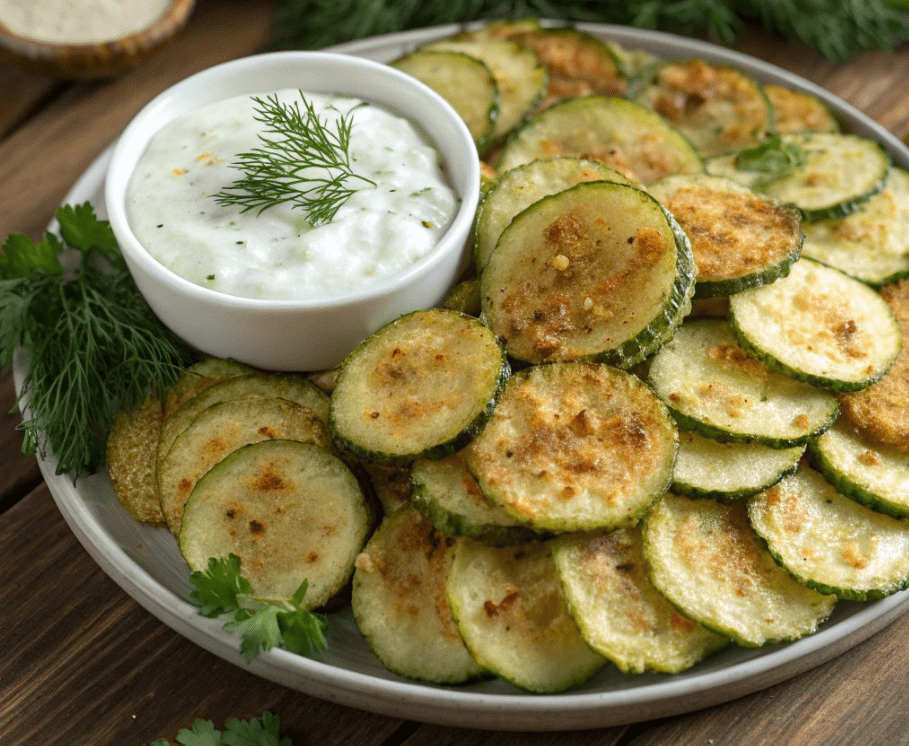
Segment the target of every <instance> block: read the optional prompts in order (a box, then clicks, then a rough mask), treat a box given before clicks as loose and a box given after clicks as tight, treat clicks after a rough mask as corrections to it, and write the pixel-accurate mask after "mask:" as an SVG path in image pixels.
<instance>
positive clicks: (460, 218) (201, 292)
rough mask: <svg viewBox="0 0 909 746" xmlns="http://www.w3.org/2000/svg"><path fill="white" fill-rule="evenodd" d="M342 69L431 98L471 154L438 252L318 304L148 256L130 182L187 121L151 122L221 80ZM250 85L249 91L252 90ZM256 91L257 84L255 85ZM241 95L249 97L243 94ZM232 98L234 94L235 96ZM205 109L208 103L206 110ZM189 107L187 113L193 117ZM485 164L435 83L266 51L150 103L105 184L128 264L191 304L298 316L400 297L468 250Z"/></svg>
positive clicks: (366, 63)
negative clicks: (131, 211) (242, 291)
mask: <svg viewBox="0 0 909 746" xmlns="http://www.w3.org/2000/svg"><path fill="white" fill-rule="evenodd" d="M309 64H321V65H342V66H345V67H347V68H355V69H367V70H370V71H372V72H374V73H376V74H379V75H384V76H386V77H387V78H389V79H391V80H392V81H396V82H397V83H398V84H400V85H402V86H405V87H408V88H410V89H411V90H412V91H414V92H415V93H416V94H417V95H418V96H420V97H421V98H423V99H424V100H425V101H426V102H427V103H428V104H430V105H432V106H433V107H435V108H436V109H437V110H439V111H441V112H442V113H443V114H444V120H443V122H444V127H445V129H446V130H450V133H451V134H454V135H455V138H456V142H455V144H454V145H452V147H451V148H448V149H447V150H448V151H449V152H450V153H454V152H455V151H456V150H462V149H463V151H464V155H465V156H467V155H469V156H470V157H469V158H466V159H465V162H464V167H465V168H466V177H465V179H464V181H465V184H464V188H463V189H461V188H459V187H458V185H457V184H455V183H453V182H451V180H450V182H451V186H452V188H453V189H454V191H455V194H456V196H457V199H458V207H457V211H456V212H455V214H454V216H453V217H452V219H451V222H450V223H449V225H448V228H447V229H446V230H445V232H444V233H443V234H442V235H441V236H440V237H439V239H438V241H437V242H436V244H435V246H434V247H433V248H432V249H431V250H430V251H429V252H428V253H427V254H425V255H424V256H423V257H421V258H420V259H418V260H417V261H416V262H414V263H412V264H411V265H409V266H407V267H405V268H403V269H400V270H398V271H397V272H395V273H393V274H391V275H389V276H387V277H385V278H382V279H381V280H378V281H376V282H374V283H371V284H370V285H368V286H366V287H365V288H362V289H360V290H356V291H354V292H348V293H344V294H342V295H336V296H329V297H326V298H318V299H311V300H308V299H270V298H252V297H246V296H240V295H231V294H228V293H224V292H222V291H219V290H213V289H211V288H206V287H203V286H201V285H197V284H195V283H194V282H192V281H191V280H187V279H186V278H184V277H182V276H180V275H178V274H177V273H176V272H174V271H173V270H171V269H169V268H168V267H166V266H165V265H164V264H162V263H161V262H159V261H158V260H157V259H155V258H154V257H153V256H152V255H151V254H150V253H149V252H148V250H147V249H146V248H145V247H144V246H143V245H142V243H141V242H140V241H139V239H138V238H137V237H136V235H135V233H134V232H133V230H132V228H131V226H130V223H129V219H128V217H127V214H126V206H125V204H126V199H125V197H126V190H127V188H128V186H129V182H130V179H131V178H132V174H133V173H134V170H135V166H136V164H137V163H138V160H139V158H140V157H141V155H142V153H144V151H145V149H146V147H147V146H148V143H149V142H150V141H151V139H152V138H153V137H154V135H155V134H157V133H158V132H160V131H161V129H162V128H163V127H164V126H166V125H167V124H168V123H169V122H171V121H173V120H174V119H175V118H178V117H179V116H182V114H181V113H177V114H176V115H175V116H170V117H164V118H161V121H159V122H156V124H155V126H154V127H149V126H148V124H147V122H149V121H150V120H154V119H155V118H156V117H159V116H160V113H161V112H162V111H164V110H167V109H169V108H171V106H172V100H173V99H175V98H178V97H180V96H181V95H185V94H186V93H187V92H189V91H192V90H194V89H196V88H198V87H200V86H205V85H206V84H207V83H210V82H213V81H215V80H222V79H227V80H237V81H241V82H243V81H245V80H248V79H249V74H250V73H252V72H254V71H255V70H256V69H260V68H261V67H262V66H263V65H265V66H268V67H269V68H271V67H272V66H274V67H276V68H277V67H280V66H286V65H309ZM249 87H250V86H248V85H247V86H244V88H249ZM252 88H255V86H252ZM268 92H269V91H266V90H258V89H256V90H251V91H249V94H250V95H257V94H264V93H268ZM339 94H340V95H344V96H350V97H359V98H362V99H364V100H367V101H369V100H370V97H369V94H368V93H362V92H354V91H350V92H348V91H344V90H342V91H339ZM233 95H244V93H243V92H239V93H237V94H233ZM228 97H229V96H228ZM212 100H221V99H212ZM199 105H200V106H201V105H204V103H201V104H199ZM379 105H380V106H384V107H385V108H386V109H389V110H391V109H393V106H392V105H390V104H381V103H380V104H379ZM191 110H192V109H191V108H188V109H186V110H185V112H183V113H188V112H189V111H191ZM394 113H396V114H398V115H399V116H403V117H405V118H408V119H412V117H411V116H410V115H408V114H406V113H402V112H401V111H399V110H395V111H394ZM417 126H418V128H419V129H420V130H421V131H424V134H425V136H426V137H427V139H428V140H429V141H430V143H431V144H432V145H433V147H434V148H435V149H436V151H437V152H438V153H439V156H440V157H441V158H442V161H443V164H444V165H443V168H444V169H445V170H446V171H450V165H449V164H450V161H451V160H452V159H451V157H449V156H448V155H446V152H445V150H443V147H442V145H441V144H440V142H439V141H438V140H437V139H436V138H435V137H434V136H433V135H432V133H430V132H428V131H425V130H426V128H425V127H423V126H422V125H419V124H418V125H417ZM480 180H481V179H480V161H479V155H478V154H477V151H476V146H475V144H474V141H473V137H472V136H471V134H470V132H469V130H468V128H467V125H466V124H465V123H464V121H463V119H462V118H461V117H460V116H459V115H458V113H457V112H456V111H455V109H454V108H453V107H452V106H451V104H449V103H448V101H446V100H445V99H444V98H443V97H442V96H441V95H440V94H438V93H436V91H434V90H433V89H432V88H430V87H429V86H428V85H426V84H424V83H422V82H421V81H419V80H417V79H416V78H413V77H411V76H409V75H407V74H406V73H403V72H401V71H400V70H396V69H395V68H393V67H391V66H390V65H387V64H384V63H381V62H375V61H372V60H368V59H365V58H362V57H356V56H354V55H348V54H343V53H339V52H323V51H308V50H291V51H278V52H263V53H259V54H254V55H250V56H247V57H241V58H238V59H235V60H229V61H227V62H223V63H220V64H217V65H214V66H212V67H208V68H206V69H204V70H201V71H199V72H196V73H193V74H192V75H190V76H188V77H186V78H184V79H183V80H181V81H179V82H177V83H175V84H174V85H172V86H169V87H168V88H166V89H165V90H164V91H162V92H161V93H159V94H158V95H156V96H155V97H154V98H153V99H151V101H149V102H148V103H147V104H146V105H145V106H143V107H142V109H140V110H139V112H138V113H137V114H136V115H135V116H134V117H133V118H132V120H131V121H130V122H129V124H128V125H127V127H126V129H124V131H123V133H122V134H121V135H120V137H119V138H118V140H117V142H116V144H115V146H114V151H113V154H112V157H111V161H110V165H109V167H108V170H107V173H106V179H105V186H104V191H105V202H106V204H107V211H108V219H109V221H110V224H111V227H112V228H113V230H114V232H115V235H116V237H117V240H118V242H119V244H120V250H121V252H122V253H123V255H124V257H125V258H126V259H127V263H128V264H130V263H131V262H135V263H136V265H137V267H138V269H140V270H141V271H142V272H143V273H145V274H146V275H151V276H153V277H155V278H156V280H157V281H159V282H161V283H163V284H164V285H165V286H166V287H167V288H168V289H169V290H171V291H172V292H177V293H179V294H180V295H182V296H184V297H186V298H187V299H190V300H194V301H198V302H201V303H203V304H206V305H208V306H213V307H218V308H224V309H228V308H230V309H239V310H244V311H250V310H271V311H274V310H277V311H295V310H323V311H324V310H330V309H333V308H342V307H347V306H351V305H355V304H358V303H363V302H369V301H371V300H376V299H379V298H382V297H386V296H388V295H389V294H392V293H395V292H396V291H399V290H401V289H402V288H406V287H408V286H409V284H410V282H411V281H412V280H417V279H418V278H420V277H422V276H423V275H424V274H426V273H427V272H430V271H431V270H432V269H433V267H434V266H435V265H437V264H439V263H440V262H442V261H444V260H445V259H446V258H447V257H448V256H449V253H450V252H457V251H462V250H464V247H465V245H466V242H467V241H468V236H469V233H470V229H471V227H472V225H473V220H474V214H475V212H476V208H477V205H478V203H479V196H480Z"/></svg>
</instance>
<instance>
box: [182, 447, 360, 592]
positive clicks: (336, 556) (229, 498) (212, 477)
mask: <svg viewBox="0 0 909 746" xmlns="http://www.w3.org/2000/svg"><path fill="white" fill-rule="evenodd" d="M371 529H372V515H371V514H370V511H369V509H368V508H367V505H366V502H365V500H364V498H363V493H362V491H361V489H360V484H359V482H358V481H357V479H356V477H354V475H353V473H352V472H351V471H350V469H348V468H347V466H346V465H345V464H344V462H343V461H341V460H340V459H339V458H338V457H337V456H334V455H332V454H331V453H328V452H327V451H325V450H324V449H323V448H320V447H318V446H316V445H313V444H311V443H300V442H297V441H290V440H267V441H260V442H258V443H253V444H250V445H248V446H245V447H243V448H240V449H238V450H236V451H234V452H233V453H231V454H230V455H228V456H227V457H226V458H224V459H223V460H222V461H220V462H219V463H218V464H216V465H215V466H214V467H213V468H212V469H211V470H210V471H209V472H207V473H206V474H205V475H204V476H203V477H202V478H201V479H200V480H199V481H198V482H197V483H196V486H195V488H194V489H193V491H192V494H191V495H190V498H189V500H188V502H187V503H186V511H185V512H184V514H183V525H182V528H181V530H180V552H181V553H182V554H183V557H184V558H185V559H186V563H187V564H188V565H189V567H190V569H191V570H204V569H205V568H206V567H207V565H208V560H209V558H211V557H227V556H228V555H230V554H235V555H237V556H238V557H239V558H240V567H241V569H242V572H243V575H244V577H246V578H247V579H248V580H249V582H250V584H251V585H252V587H253V593H254V595H256V596H258V597H261V598H266V599H272V600H279V599H288V598H291V597H292V596H293V594H294V593H295V591H296V590H297V588H299V586H300V584H301V583H302V582H303V581H304V580H306V581H307V587H306V594H305V596H304V598H303V604H304V606H306V608H308V609H316V608H320V607H322V606H324V605H325V604H326V603H327V602H328V601H329V599H331V598H332V597H333V596H334V595H335V594H336V593H338V592H339V591H340V590H341V589H342V588H343V587H344V586H345V585H346V584H347V582H348V580H349V579H350V577H351V575H352V574H353V569H354V561H355V560H356V558H357V555H358V554H359V553H360V550H361V549H362V548H363V545H364V543H365V542H366V539H367V536H368V535H369V531H370V530H371Z"/></svg>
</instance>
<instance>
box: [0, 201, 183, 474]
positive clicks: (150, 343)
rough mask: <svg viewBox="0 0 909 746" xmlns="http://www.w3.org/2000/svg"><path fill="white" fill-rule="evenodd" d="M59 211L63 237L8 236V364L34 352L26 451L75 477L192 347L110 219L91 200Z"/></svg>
mask: <svg viewBox="0 0 909 746" xmlns="http://www.w3.org/2000/svg"><path fill="white" fill-rule="evenodd" d="M56 217H57V221H58V222H59V224H60V231H59V235H57V234H55V233H51V232H50V231H48V232H47V233H46V234H45V235H44V237H43V238H42V239H41V240H39V241H38V242H37V243H35V242H33V241H32V240H31V239H29V238H28V237H27V236H25V235H24V234H14V235H11V236H9V237H7V239H6V240H5V242H4V243H3V250H2V252H0V368H6V367H9V366H10V365H11V364H12V360H13V354H14V352H15V350H16V348H18V347H23V348H24V349H25V350H26V351H27V352H28V353H29V356H30V361H29V367H28V372H27V374H26V376H25V379H24V381H23V385H22V391H21V394H20V398H19V404H20V405H21V404H22V402H23V401H24V400H25V399H26V398H27V400H28V406H27V411H26V413H25V420H24V421H23V423H22V424H21V425H20V427H21V429H22V430H23V431H24V432H25V437H24V442H23V447H22V449H23V451H24V452H26V453H31V452H34V451H35V450H38V452H39V453H40V454H41V455H42V456H43V455H45V454H46V452H47V451H48V450H49V451H50V452H51V453H52V454H53V455H54V456H55V457H56V459H57V473H58V474H64V473H68V474H71V475H73V477H74V478H77V477H79V476H83V475H85V474H89V473H91V472H93V471H95V470H96V469H97V468H98V466H100V465H101V464H102V463H103V462H104V455H105V444H106V440H107V434H108V432H109V431H110V427H111V425H112V424H113V421H114V417H115V416H116V413H117V411H118V410H120V409H129V408H132V407H133V406H135V405H136V404H138V403H139V402H140V401H141V400H142V399H143V398H145V397H146V396H148V394H149V393H150V392H151V391H153V390H157V391H164V390H165V389H166V388H168V387H169V386H170V385H171V384H172V383H173V382H174V381H175V380H176V378H177V376H178V374H179V372H180V370H181V368H182V367H184V366H185V365H187V364H189V363H190V362H191V360H192V353H191V351H190V349H189V348H188V347H187V346H186V345H185V344H183V342H181V341H180V340H179V339H178V338H177V337H176V336H175V335H174V334H173V333H172V332H171V331H170V330H169V329H168V328H167V327H165V326H164V324H163V323H161V322H160V321H159V320H158V318H157V317H156V316H155V315H154V313H152V311H151V309H150V308H149V307H148V304H147V303H146V302H145V299H144V298H143V297H142V295H141V294H140V293H139V290H138V289H137V288H136V285H135V283H134V282H133V279H132V277H131V275H130V273H129V270H128V268H127V266H126V262H125V260H124V259H123V256H122V255H121V254H120V250H119V247H118V246H117V241H116V239H115V238H114V234H113V231H111V228H110V225H109V224H108V223H107V221H104V220H99V219H98V218H97V217H96V215H95V212H94V209H93V208H92V206H91V205H90V204H89V203H85V204H82V205H75V206H70V205H67V206H64V207H61V208H60V209H59V210H57V213H56ZM70 259H73V260H74V261H75V267H74V268H72V269H67V267H66V266H65V265H64V262H68V261H69V260H70Z"/></svg>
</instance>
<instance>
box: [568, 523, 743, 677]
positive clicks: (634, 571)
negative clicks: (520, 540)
mask: <svg viewBox="0 0 909 746" xmlns="http://www.w3.org/2000/svg"><path fill="white" fill-rule="evenodd" d="M641 544H642V541H641V532H640V527H636V528H624V529H617V530H616V531H611V532H609V533H575V534H565V535H564V536H560V537H558V538H557V539H554V540H553V552H552V556H553V559H554V560H555V564H556V568H557V570H558V573H559V580H560V581H561V583H562V590H563V592H564V594H565V599H566V600H567V601H568V607H569V609H570V611H571V615H572V616H573V617H574V620H575V622H577V625H578V627H579V629H580V630H581V634H582V635H583V637H584V639H585V640H586V641H587V644H588V645H590V647H592V648H593V649H594V650H596V651H597V652H598V653H600V654H601V655H603V656H605V657H606V658H608V659H609V660H611V661H612V662H613V663H614V664H615V665H616V666H617V667H618V668H619V670H621V671H622V672H623V673H644V672H645V671H659V672H662V673H680V672H681V671H685V670H687V669H689V668H691V666H693V665H694V664H695V663H697V662H698V661H700V660H702V659H703V658H704V657H706V656H707V655H708V654H710V653H712V652H713V651H715V650H718V649H719V648H722V647H724V646H725V645H727V644H728V643H729V638H728V637H724V636H722V635H718V634H716V633H715V632H711V631H710V630H708V629H706V628H704V627H702V626H701V625H700V624H698V623H697V622H695V621H693V620H691V619H689V618H688V617H686V616H685V615H684V614H682V613H681V612H680V611H679V610H678V609H676V608H675V606H673V605H672V604H671V603H669V601H667V600H666V597H665V596H663V594H662V593H660V592H659V591H658V590H657V589H656V588H654V586H653V584H652V583H651V582H650V579H649V578H648V576H647V567H646V564H645V562H644V555H643V552H642V548H641Z"/></svg>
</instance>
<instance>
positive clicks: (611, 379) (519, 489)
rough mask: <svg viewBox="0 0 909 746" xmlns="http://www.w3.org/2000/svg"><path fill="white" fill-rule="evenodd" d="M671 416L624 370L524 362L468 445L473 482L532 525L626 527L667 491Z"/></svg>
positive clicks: (672, 449) (673, 439)
mask: <svg viewBox="0 0 909 746" xmlns="http://www.w3.org/2000/svg"><path fill="white" fill-rule="evenodd" d="M677 448H678V434H677V431H676V427H675V423H674V422H673V421H672V418H671V416H670V415H669V412H668V411H667V410H666V408H665V407H664V406H663V404H662V403H661V402H660V400H659V399H657V397H656V396H654V394H653V392H652V391H651V390H650V389H649V388H648V387H647V386H646V384H644V383H643V382H642V381H641V380H640V379H638V378H637V377H635V376H633V375H632V374H630V373H625V372H623V371H620V370H617V369H615V368H611V367H609V366H607V365H603V364H596V363H552V364H549V365H538V366H535V367H531V368H526V369H524V370H522V371H520V372H518V373H515V374H514V376H512V378H511V379H510V380H509V381H508V383H507V384H506V386H505V391H504V392H503V393H502V397H501V399H500V401H499V405H498V407H496V410H495V412H494V413H493V415H492V417H491V418H490V420H489V422H488V423H487V425H486V428H485V429H484V430H483V432H482V433H480V435H479V437H478V438H477V439H476V440H475V441H474V442H473V443H471V444H470V446H468V448H467V449H466V453H467V463H468V467H469V468H470V470H471V472H472V473H473V475H474V476H475V477H476V480H477V483H478V484H479V486H480V490H481V491H482V492H483V494H484V495H486V497H487V498H489V499H490V500H492V501H493V502H494V503H497V504H499V505H502V506H503V507H504V508H505V509H506V510H507V511H509V512H510V513H512V514H513V515H515V516H517V518H518V519H519V520H520V521H521V522H523V523H526V524H529V525H531V526H532V527H534V528H535V529H537V530H551V531H559V532H563V531H578V530H587V529H598V528H604V529H610V528H618V527H620V526H626V525H632V524H634V523H636V522H637V521H638V520H639V519H640V517H641V516H642V515H643V514H644V513H645V512H646V511H647V509H648V508H649V507H650V505H652V504H653V502H654V501H655V500H658V499H659V498H660V496H661V495H662V494H663V492H665V490H666V488H667V487H668V486H669V481H670V479H671V477H672V467H673V464H674V462H675V456H676V450H677Z"/></svg>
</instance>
